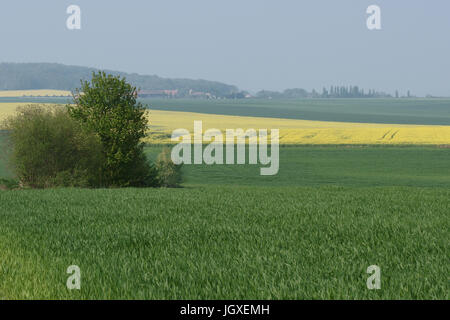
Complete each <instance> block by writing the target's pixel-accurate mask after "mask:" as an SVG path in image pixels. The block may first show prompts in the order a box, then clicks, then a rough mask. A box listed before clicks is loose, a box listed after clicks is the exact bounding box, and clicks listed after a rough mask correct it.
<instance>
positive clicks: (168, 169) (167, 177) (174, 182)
mask: <svg viewBox="0 0 450 320" xmlns="http://www.w3.org/2000/svg"><path fill="white" fill-rule="evenodd" d="M181 167H182V165H176V164H175V163H173V161H172V159H171V152H170V149H169V148H164V149H163V151H162V152H161V153H160V154H159V155H158V158H157V159H156V164H155V169H156V177H157V181H158V185H159V186H161V187H168V188H176V187H179V186H180V183H181V181H182V171H181Z"/></svg>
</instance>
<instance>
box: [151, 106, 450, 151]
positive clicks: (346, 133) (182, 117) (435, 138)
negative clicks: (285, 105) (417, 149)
mask: <svg viewBox="0 0 450 320" xmlns="http://www.w3.org/2000/svg"><path fill="white" fill-rule="evenodd" d="M149 120H150V131H151V133H152V134H150V135H149V137H148V138H147V141H148V142H153V143H169V142H170V135H171V132H172V131H173V130H174V129H178V128H185V129H187V130H189V131H190V132H191V133H193V126H194V121H196V120H202V122H203V131H205V130H207V129H212V128H215V129H220V130H221V131H222V132H225V129H237V128H242V129H244V130H246V129H250V128H252V129H269V130H270V129H279V130H280V143H281V144H439V145H440V144H450V126H431V125H401V124H374V123H349V122H328V121H310V120H291V119H277V118H259V117H242V116H223V115H212V114H201V113H191V112H173V111H158V110H152V111H150V114H149Z"/></svg>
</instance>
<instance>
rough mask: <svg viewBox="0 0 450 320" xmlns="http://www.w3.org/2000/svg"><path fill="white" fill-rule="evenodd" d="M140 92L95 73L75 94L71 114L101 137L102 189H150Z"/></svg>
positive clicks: (122, 82)
mask: <svg viewBox="0 0 450 320" xmlns="http://www.w3.org/2000/svg"><path fill="white" fill-rule="evenodd" d="M136 98H137V90H136V88H135V87H133V86H131V85H130V84H129V83H127V81H126V79H125V78H121V77H116V76H112V75H107V74H106V73H104V72H98V73H95V72H94V73H93V74H92V80H91V81H90V82H89V81H82V82H81V88H80V89H77V90H76V91H75V92H74V95H73V100H74V101H73V105H71V106H69V113H70V115H71V116H72V117H73V118H74V119H76V120H77V121H79V122H80V123H81V124H82V125H83V126H86V127H87V128H88V129H89V130H92V131H94V132H95V133H96V134H97V135H98V136H99V138H100V141H101V144H102V152H103V153H104V156H105V163H104V165H103V166H102V168H101V177H102V185H103V186H117V187H126V186H148V185H151V184H152V181H151V180H152V168H151V166H150V164H149V163H148V161H147V159H146V157H145V154H144V151H143V147H144V144H143V143H142V138H143V137H144V136H145V131H146V127H147V118H146V115H145V110H146V109H145V107H144V106H143V105H142V104H141V103H139V102H137V100H136Z"/></svg>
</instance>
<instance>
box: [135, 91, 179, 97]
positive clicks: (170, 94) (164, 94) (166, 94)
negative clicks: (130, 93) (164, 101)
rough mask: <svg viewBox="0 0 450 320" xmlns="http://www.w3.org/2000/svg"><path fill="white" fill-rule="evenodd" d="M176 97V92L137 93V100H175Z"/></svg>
mask: <svg viewBox="0 0 450 320" xmlns="http://www.w3.org/2000/svg"><path fill="white" fill-rule="evenodd" d="M177 95H178V89H177V90H141V91H139V93H138V96H139V98H175V97H176V96H177Z"/></svg>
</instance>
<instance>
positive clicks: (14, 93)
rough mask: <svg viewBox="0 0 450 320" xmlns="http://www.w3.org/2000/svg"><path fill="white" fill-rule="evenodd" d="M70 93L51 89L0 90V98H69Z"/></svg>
mask: <svg viewBox="0 0 450 320" xmlns="http://www.w3.org/2000/svg"><path fill="white" fill-rule="evenodd" d="M70 95H71V93H70V91H64V90H51V89H43V90H4V91H1V90H0V98H14V97H23V96H32V97H46V96H49V97H53V96H57V97H59V96H70Z"/></svg>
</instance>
